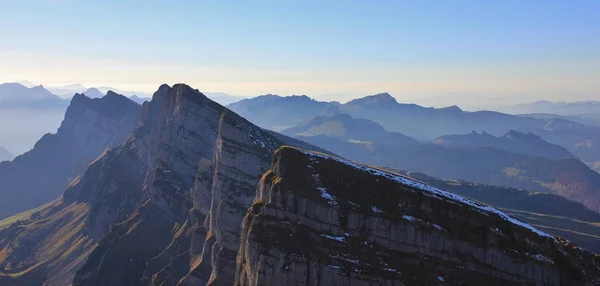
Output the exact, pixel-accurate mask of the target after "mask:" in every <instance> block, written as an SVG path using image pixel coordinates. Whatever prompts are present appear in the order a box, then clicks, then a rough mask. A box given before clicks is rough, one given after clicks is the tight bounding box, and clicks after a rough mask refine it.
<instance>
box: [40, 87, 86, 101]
mask: <svg viewBox="0 0 600 286" xmlns="http://www.w3.org/2000/svg"><path fill="white" fill-rule="evenodd" d="M48 90H50V91H51V92H52V93H54V94H56V95H58V96H60V97H63V98H71V97H72V96H73V95H74V94H76V93H83V92H84V91H85V90H87V88H86V87H85V86H83V85H81V84H79V83H75V84H69V85H63V86H49V87H48Z"/></svg>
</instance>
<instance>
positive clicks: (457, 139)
mask: <svg viewBox="0 0 600 286" xmlns="http://www.w3.org/2000/svg"><path fill="white" fill-rule="evenodd" d="M433 143H435V144H438V145H442V146H445V147H491V148H495V149H499V150H504V151H507V152H510V153H516V154H526V155H532V156H538V157H543V158H548V159H552V160H562V159H576V158H577V157H575V155H573V154H571V152H569V151H568V150H567V149H565V148H564V147H561V146H558V145H555V144H550V143H548V142H546V141H544V139H542V138H541V137H540V136H537V135H535V134H533V133H527V134H524V133H521V132H519V131H515V130H509V131H508V132H507V133H506V134H504V135H503V136H499V137H496V136H494V135H492V134H489V133H487V132H485V131H483V132H481V133H477V132H476V131H473V132H471V133H469V134H465V135H445V136H441V137H439V138H437V139H435V140H433Z"/></svg>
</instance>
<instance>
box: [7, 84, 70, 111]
mask: <svg viewBox="0 0 600 286" xmlns="http://www.w3.org/2000/svg"><path fill="white" fill-rule="evenodd" d="M50 100H56V101H60V98H59V97H58V96H56V95H54V94H52V93H51V92H50V91H48V90H47V89H45V88H44V87H43V86H41V85H38V86H35V87H32V88H28V87H26V86H24V85H22V84H19V83H3V84H0V108H2V109H4V108H7V107H13V106H21V105H24V104H31V103H35V102H41V101H44V102H46V101H50Z"/></svg>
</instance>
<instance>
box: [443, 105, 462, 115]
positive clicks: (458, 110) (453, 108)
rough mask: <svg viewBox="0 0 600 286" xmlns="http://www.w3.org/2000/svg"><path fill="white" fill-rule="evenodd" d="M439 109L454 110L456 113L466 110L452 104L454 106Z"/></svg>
mask: <svg viewBox="0 0 600 286" xmlns="http://www.w3.org/2000/svg"><path fill="white" fill-rule="evenodd" d="M439 110H441V111H447V112H454V113H460V112H464V111H463V110H462V109H460V107H458V106H456V105H452V106H448V107H443V108H440V109H439Z"/></svg>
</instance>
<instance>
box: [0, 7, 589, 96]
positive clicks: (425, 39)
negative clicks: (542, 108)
mask: <svg viewBox="0 0 600 286" xmlns="http://www.w3.org/2000/svg"><path fill="white" fill-rule="evenodd" d="M217 2H218V4H217ZM599 12H600V1H591V0H587V1H586V0H582V1H399V0H396V1H352V0H349V1H183V0H179V1H176V0H174V1H153V0H147V1H127V0H121V1H116V0H114V1H112V0H105V1H97V0H86V1H83V0H80V1H75V0H5V1H0V13H2V14H1V16H0V27H2V29H1V31H2V33H1V38H0V62H3V64H2V66H3V68H2V69H1V70H0V81H17V80H30V81H33V82H39V83H43V84H46V85H58V84H69V83H75V82H80V83H83V84H86V85H89V86H91V85H109V86H115V87H119V88H121V89H137V90H147V91H150V90H154V89H156V88H157V87H158V85H159V84H161V83H164V82H167V83H175V82H186V83H188V84H190V85H193V86H194V87H196V88H198V89H200V90H204V91H222V92H227V93H231V94H236V95H246V96H248V95H257V94H264V93H278V94H282V95H288V94H308V95H311V96H320V95H326V94H329V95H330V96H328V97H326V98H328V99H343V96H331V94H339V95H362V94H372V93H378V92H383V91H388V92H390V93H392V94H394V95H395V96H396V97H397V98H398V99H399V100H404V101H414V102H419V101H423V100H432V99H433V100H434V101H440V102H442V101H444V99H449V100H450V101H452V100H459V99H460V100H463V101H471V100H474V99H476V100H483V101H490V100H492V99H493V100H496V101H498V102H511V101H515V100H519V101H523V100H525V101H526V100H535V99H541V98H547V99H552V100H558V99H566V100H570V99H575V100H582V99H593V98H600V96H599V94H600V80H598V79H599V78H600V36H599V35H600V18H598V16H597V15H598V13H599ZM323 98H325V97H323ZM434 103H435V102H434ZM432 104H433V103H432Z"/></svg>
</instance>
